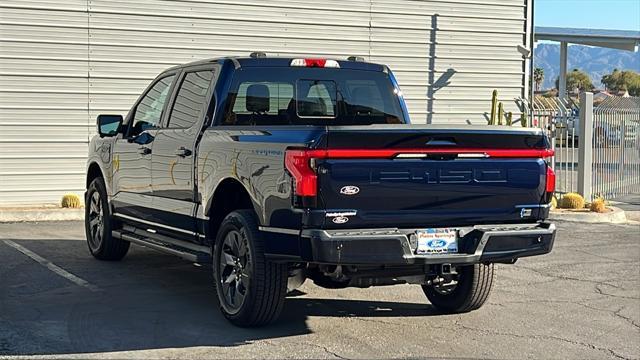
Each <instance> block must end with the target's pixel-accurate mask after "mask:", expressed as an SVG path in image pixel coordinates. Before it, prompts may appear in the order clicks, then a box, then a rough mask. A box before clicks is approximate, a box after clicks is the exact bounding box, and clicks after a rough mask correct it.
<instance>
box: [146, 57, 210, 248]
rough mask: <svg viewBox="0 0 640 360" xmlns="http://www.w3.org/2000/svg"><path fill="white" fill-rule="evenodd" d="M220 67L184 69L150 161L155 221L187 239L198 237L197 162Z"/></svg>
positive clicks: (156, 139) (208, 66) (157, 135)
mask: <svg viewBox="0 0 640 360" xmlns="http://www.w3.org/2000/svg"><path fill="white" fill-rule="evenodd" d="M217 71H218V66H217V65H207V66H204V67H202V66H201V67H197V68H191V69H185V70H184V71H183V73H182V76H181V79H180V81H179V84H178V85H177V86H178V87H177V90H176V91H175V92H174V93H175V96H174V98H173V99H172V106H171V108H170V111H169V115H168V118H167V123H166V125H165V126H164V127H163V128H162V129H160V130H158V132H157V134H156V138H155V141H154V147H153V155H152V157H151V162H152V164H151V168H152V176H151V178H152V189H153V196H154V200H153V203H154V210H153V211H154V217H155V218H156V220H157V221H158V222H159V223H160V224H162V225H165V229H172V230H174V231H176V232H179V233H181V234H183V235H186V236H187V237H191V236H196V235H197V234H196V222H195V220H194V218H193V215H194V211H195V206H196V202H197V201H198V199H196V198H195V194H196V192H195V186H196V185H195V184H196V181H195V173H194V159H195V157H196V154H195V153H196V144H197V141H198V136H200V133H201V130H202V127H203V126H204V123H205V122H208V118H207V112H208V109H209V108H210V107H209V106H210V104H211V99H212V84H213V83H215V78H216V74H217Z"/></svg>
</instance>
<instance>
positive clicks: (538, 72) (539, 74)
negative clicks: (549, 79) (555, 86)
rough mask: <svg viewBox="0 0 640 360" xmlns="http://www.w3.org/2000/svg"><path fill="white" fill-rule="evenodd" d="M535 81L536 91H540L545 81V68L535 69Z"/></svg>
mask: <svg viewBox="0 0 640 360" xmlns="http://www.w3.org/2000/svg"><path fill="white" fill-rule="evenodd" d="M533 81H534V82H535V83H536V91H540V85H542V82H543V81H544V69H543V68H539V67H537V68H535V69H534V70H533Z"/></svg>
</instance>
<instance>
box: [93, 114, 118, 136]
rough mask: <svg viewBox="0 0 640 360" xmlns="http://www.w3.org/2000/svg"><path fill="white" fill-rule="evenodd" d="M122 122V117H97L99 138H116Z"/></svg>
mask: <svg viewBox="0 0 640 360" xmlns="http://www.w3.org/2000/svg"><path fill="white" fill-rule="evenodd" d="M123 122H124V119H123V118H122V115H98V120H97V124H98V134H100V137H112V136H116V135H118V133H119V132H120V128H121V127H122V123H123Z"/></svg>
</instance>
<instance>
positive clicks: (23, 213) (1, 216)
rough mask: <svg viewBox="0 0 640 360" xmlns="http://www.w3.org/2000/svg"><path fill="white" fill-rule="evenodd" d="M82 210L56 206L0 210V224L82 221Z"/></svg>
mask: <svg viewBox="0 0 640 360" xmlns="http://www.w3.org/2000/svg"><path fill="white" fill-rule="evenodd" d="M83 219H84V208H80V209H66V208H61V207H59V206H58V205H43V206H39V207H35V206H33V207H6V208H0V223H12V222H41V221H69V220H83Z"/></svg>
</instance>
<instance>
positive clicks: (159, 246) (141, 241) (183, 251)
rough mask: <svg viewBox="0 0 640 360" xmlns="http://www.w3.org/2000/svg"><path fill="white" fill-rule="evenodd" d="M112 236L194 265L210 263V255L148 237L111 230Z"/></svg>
mask: <svg viewBox="0 0 640 360" xmlns="http://www.w3.org/2000/svg"><path fill="white" fill-rule="evenodd" d="M112 236H113V237H115V238H118V239H122V240H126V241H129V242H131V243H134V244H137V245H141V246H144V247H147V248H149V249H153V250H157V251H160V252H163V253H166V254H171V255H176V256H179V257H181V258H183V259H185V260H189V261H191V262H194V263H209V262H210V261H211V255H210V254H209V253H207V252H201V251H196V250H192V249H187V248H184V247H181V246H178V245H175V244H167V243H164V242H160V241H158V240H154V239H150V238H148V237H143V236H140V235H137V234H134V233H131V232H127V231H123V230H113V231H112Z"/></svg>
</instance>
